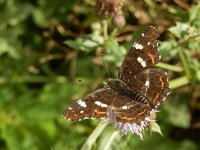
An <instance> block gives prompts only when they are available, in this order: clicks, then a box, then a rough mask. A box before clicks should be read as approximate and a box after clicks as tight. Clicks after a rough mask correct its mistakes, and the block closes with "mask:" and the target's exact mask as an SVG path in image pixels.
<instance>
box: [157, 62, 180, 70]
mask: <svg viewBox="0 0 200 150" xmlns="http://www.w3.org/2000/svg"><path fill="white" fill-rule="evenodd" d="M156 66H157V67H159V68H163V69H166V70H171V71H174V72H182V71H183V68H182V67H179V66H174V65H169V64H166V63H162V62H159V63H158V64H156Z"/></svg>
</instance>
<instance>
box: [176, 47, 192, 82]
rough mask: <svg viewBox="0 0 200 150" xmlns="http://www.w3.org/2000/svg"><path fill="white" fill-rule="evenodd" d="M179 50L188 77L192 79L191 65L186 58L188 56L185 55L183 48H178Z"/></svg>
mask: <svg viewBox="0 0 200 150" xmlns="http://www.w3.org/2000/svg"><path fill="white" fill-rule="evenodd" d="M177 50H178V53H179V56H180V58H181V61H182V63H183V66H184V70H185V74H186V76H187V78H188V79H191V77H192V76H191V74H190V69H189V66H188V62H187V60H186V58H185V56H184V53H183V51H182V49H181V48H177Z"/></svg>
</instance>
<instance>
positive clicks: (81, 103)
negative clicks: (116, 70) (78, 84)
mask: <svg viewBox="0 0 200 150" xmlns="http://www.w3.org/2000/svg"><path fill="white" fill-rule="evenodd" d="M112 93H113V91H112V89H110V88H102V89H99V90H97V91H94V92H92V93H90V94H89V95H87V96H86V97H84V98H82V99H79V100H77V101H75V102H74V103H73V104H72V105H71V106H70V107H69V108H67V109H66V110H65V111H64V112H63V117H64V118H66V119H69V120H73V121H80V120H83V119H92V118H95V119H101V118H105V117H106V116H107V106H110V105H111V102H112Z"/></svg>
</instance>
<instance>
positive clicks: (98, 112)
mask: <svg viewBox="0 0 200 150" xmlns="http://www.w3.org/2000/svg"><path fill="white" fill-rule="evenodd" d="M94 112H95V113H97V114H98V115H105V114H106V112H105V111H98V110H96V109H95V110H94Z"/></svg>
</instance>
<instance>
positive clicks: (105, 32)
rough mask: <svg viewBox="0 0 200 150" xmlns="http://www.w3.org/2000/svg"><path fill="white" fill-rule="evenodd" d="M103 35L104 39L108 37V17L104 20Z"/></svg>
mask: <svg viewBox="0 0 200 150" xmlns="http://www.w3.org/2000/svg"><path fill="white" fill-rule="evenodd" d="M103 36H104V40H107V39H108V21H107V20H106V19H104V20H103Z"/></svg>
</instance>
